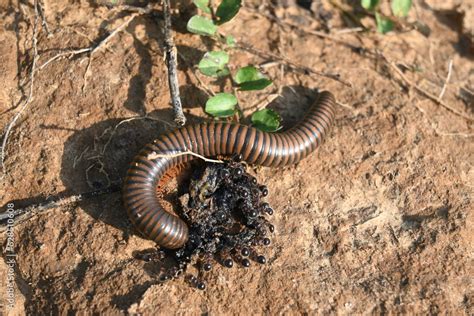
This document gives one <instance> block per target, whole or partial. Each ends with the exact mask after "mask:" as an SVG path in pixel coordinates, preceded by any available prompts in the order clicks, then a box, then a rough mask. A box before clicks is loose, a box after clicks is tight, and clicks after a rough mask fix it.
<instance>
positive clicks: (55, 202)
mask: <svg viewBox="0 0 474 316" xmlns="http://www.w3.org/2000/svg"><path fill="white" fill-rule="evenodd" d="M120 190H121V186H120V184H114V185H112V186H110V187H108V188H105V189H100V190H96V191H91V192H84V193H80V194H77V195H70V196H56V197H54V198H53V199H52V200H50V201H47V202H41V203H36V204H31V205H28V206H26V207H23V208H15V210H14V211H13V216H14V217H15V224H19V223H20V222H22V221H24V220H27V219H28V218H30V217H32V216H34V215H35V214H37V213H39V212H41V211H45V210H48V209H52V208H55V207H59V206H64V205H69V204H73V203H77V202H81V201H84V200H88V199H91V198H95V197H98V196H101V195H105V194H110V193H115V192H120ZM9 216H11V213H10V212H9V213H6V212H3V213H0V233H2V232H4V231H5V230H6V225H5V224H3V223H2V222H5V221H6V220H8V218H9ZM2 224H3V225H2Z"/></svg>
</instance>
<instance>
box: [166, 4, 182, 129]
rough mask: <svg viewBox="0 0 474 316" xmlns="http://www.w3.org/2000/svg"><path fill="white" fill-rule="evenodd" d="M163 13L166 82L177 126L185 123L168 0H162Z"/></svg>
mask: <svg viewBox="0 0 474 316" xmlns="http://www.w3.org/2000/svg"><path fill="white" fill-rule="evenodd" d="M163 14H164V17H165V51H166V66H167V68H168V83H169V88H170V95H171V103H172V105H173V111H174V121H175V123H176V124H177V125H178V126H183V125H184V124H186V117H185V116H184V113H183V107H182V104H181V97H180V95H179V82H178V54H177V51H178V50H177V48H176V45H175V44H174V40H173V35H172V33H171V13H170V2H169V0H163Z"/></svg>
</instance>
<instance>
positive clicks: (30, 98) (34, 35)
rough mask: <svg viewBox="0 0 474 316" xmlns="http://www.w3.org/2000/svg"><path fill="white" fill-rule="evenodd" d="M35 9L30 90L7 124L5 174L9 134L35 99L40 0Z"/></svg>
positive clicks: (2, 155) (3, 152)
mask: <svg viewBox="0 0 474 316" xmlns="http://www.w3.org/2000/svg"><path fill="white" fill-rule="evenodd" d="M34 9H35V18H34V25H33V36H32V37H33V39H32V43H33V63H32V65H31V72H30V91H29V94H28V98H27V99H26V101H25V103H23V105H22V107H21V108H20V110H19V111H18V112H17V113H16V114H15V116H14V117H13V119H12V120H11V121H10V123H9V124H8V125H7V128H6V130H5V133H4V136H3V141H2V148H1V153H0V162H1V165H2V171H3V174H6V171H5V164H4V162H5V149H6V147H7V143H8V136H9V135H10V132H11V130H12V128H13V126H15V123H16V121H17V120H18V119H19V118H20V116H21V114H22V113H23V112H24V111H25V109H26V108H27V107H28V105H29V104H30V103H31V100H32V99H33V91H34V83H35V72H36V63H37V61H38V58H39V54H38V46H37V45H38V15H39V13H38V0H35V2H34Z"/></svg>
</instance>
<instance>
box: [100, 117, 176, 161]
mask: <svg viewBox="0 0 474 316" xmlns="http://www.w3.org/2000/svg"><path fill="white" fill-rule="evenodd" d="M135 120H151V121H157V122H161V123H164V124H166V125H168V126H170V127H173V126H172V124H171V123H168V122H166V121H164V120H161V119H159V118H157V117H153V116H134V117H130V118H127V119H124V120H122V121H120V122H118V123H117V125H115V127H114V129H113V130H112V133H111V134H110V137H109V139H108V140H107V142H106V143H105V145H104V148H103V149H102V151H101V155H104V154H105V151H106V150H107V147H108V146H109V145H110V142H111V141H112V138H113V137H114V136H115V133H116V132H117V129H118V128H119V126H120V125H122V124H124V123H128V122H131V121H135Z"/></svg>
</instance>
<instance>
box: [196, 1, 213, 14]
mask: <svg viewBox="0 0 474 316" xmlns="http://www.w3.org/2000/svg"><path fill="white" fill-rule="evenodd" d="M193 2H194V4H195V5H196V7H198V8H199V9H201V10H202V11H204V12H206V13H211V9H209V0H193Z"/></svg>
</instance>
